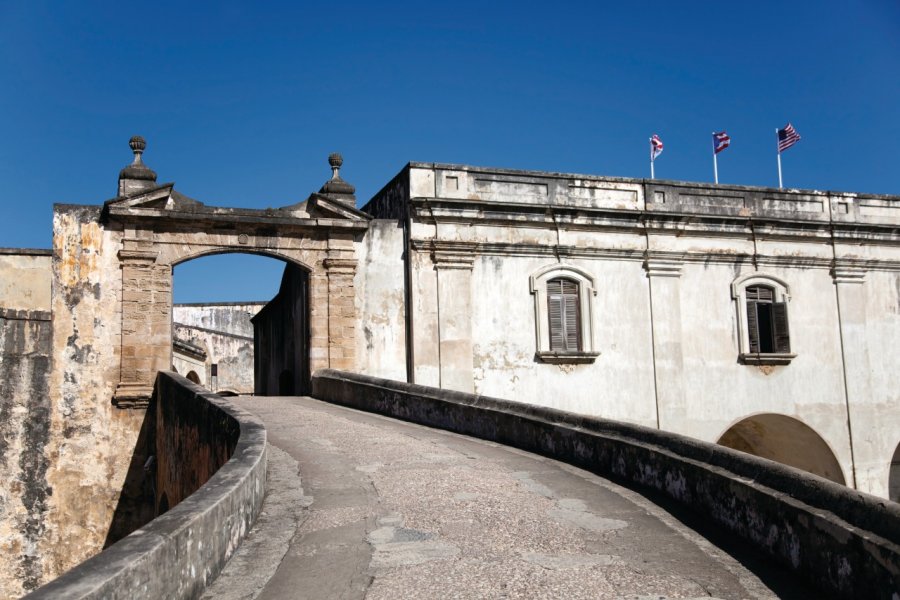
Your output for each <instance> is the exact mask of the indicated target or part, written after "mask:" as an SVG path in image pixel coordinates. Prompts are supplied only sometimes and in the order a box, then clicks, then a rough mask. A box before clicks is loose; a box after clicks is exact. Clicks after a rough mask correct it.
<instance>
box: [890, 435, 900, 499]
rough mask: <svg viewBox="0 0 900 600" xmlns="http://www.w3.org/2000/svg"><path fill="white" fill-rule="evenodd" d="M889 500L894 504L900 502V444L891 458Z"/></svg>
mask: <svg viewBox="0 0 900 600" xmlns="http://www.w3.org/2000/svg"><path fill="white" fill-rule="evenodd" d="M888 498H890V499H891V501H892V502H900V444H897V448H896V450H894V456H892V457H891V468H890V472H889V474H888Z"/></svg>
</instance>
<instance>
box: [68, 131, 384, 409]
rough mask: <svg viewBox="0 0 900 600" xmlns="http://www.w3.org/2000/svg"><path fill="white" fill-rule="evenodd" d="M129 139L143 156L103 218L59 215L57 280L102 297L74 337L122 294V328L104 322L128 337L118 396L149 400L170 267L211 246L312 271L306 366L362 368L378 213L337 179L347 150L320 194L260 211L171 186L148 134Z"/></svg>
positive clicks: (166, 315)
mask: <svg viewBox="0 0 900 600" xmlns="http://www.w3.org/2000/svg"><path fill="white" fill-rule="evenodd" d="M130 145H131V148H132V150H133V152H134V162H133V163H132V164H131V165H129V166H128V167H126V168H125V169H123V170H122V171H121V173H120V175H119V193H118V196H117V197H116V198H114V199H112V200H109V201H107V202H106V203H105V204H104V205H103V207H102V210H101V211H100V214H99V218H98V219H92V218H91V216H92V215H90V214H83V213H79V212H78V211H65V210H60V209H59V208H58V210H57V213H58V214H57V218H56V223H54V228H55V231H54V238H55V245H56V246H57V250H58V252H59V254H60V258H61V261H62V263H61V264H60V265H59V269H58V271H57V272H56V273H55V277H56V278H57V280H58V282H59V284H61V286H62V287H63V288H66V287H68V288H70V289H71V291H72V294H70V296H71V295H74V294H76V293H79V294H80V292H78V290H83V289H85V287H87V288H88V289H91V283H92V282H93V281H95V282H96V289H95V290H94V291H93V294H94V295H95V296H97V297H96V298H95V300H96V301H97V302H89V303H87V304H85V303H84V302H79V303H75V306H74V308H72V309H71V312H72V318H73V324H72V325H73V332H74V335H76V336H77V334H78V331H79V330H84V327H83V326H80V325H79V323H78V321H79V320H82V319H87V318H88V316H89V315H88V314H83V315H82V314H79V311H80V310H84V311H86V312H90V313H96V311H95V310H94V309H93V307H92V306H90V305H91V304H100V303H101V300H102V304H103V305H104V311H103V312H106V313H109V312H110V304H111V303H112V302H115V300H113V297H114V296H118V298H116V300H118V302H117V303H116V304H117V306H114V308H115V309H116V310H115V312H116V313H118V314H117V316H118V320H119V325H120V326H119V327H115V325H116V324H115V323H102V326H104V327H107V328H109V329H110V330H115V329H118V330H119V334H120V335H119V336H115V335H113V336H111V337H118V338H119V347H118V350H119V351H118V353H117V354H118V361H117V362H118V377H117V381H118V384H117V385H116V388H115V392H114V400H113V401H114V403H115V404H116V405H118V406H120V407H126V406H140V405H144V404H145V403H146V402H147V401H148V400H149V398H150V394H151V392H152V388H153V382H154V379H155V377H156V373H157V371H160V370H164V369H168V368H169V367H170V365H171V364H172V268H173V267H174V266H175V265H177V264H179V263H181V262H184V261H187V260H191V259H193V258H197V257H200V256H204V255H209V254H217V253H222V252H246V253H254V254H263V255H266V256H271V257H274V258H279V259H281V260H284V261H285V262H288V263H292V264H294V265H297V266H299V267H300V268H302V269H303V270H304V271H305V272H306V273H307V274H308V280H309V314H308V319H309V332H310V341H309V370H308V372H310V373H311V372H313V371H315V370H316V369H319V368H325V367H333V368H339V369H352V368H354V367H355V347H356V341H355V330H354V322H355V312H354V310H355V309H354V292H353V280H354V274H355V272H356V262H357V261H356V256H355V250H354V248H355V245H354V244H355V242H357V241H359V240H360V239H361V238H362V236H363V235H364V234H365V232H366V230H367V228H368V221H369V220H370V218H371V217H369V216H368V215H366V214H365V213H362V212H360V211H358V210H357V209H356V208H355V206H356V198H355V196H354V192H355V190H354V188H353V186H351V185H350V184H348V183H346V182H345V181H343V180H342V179H341V178H340V176H339V169H340V167H341V163H342V159H341V157H340V155H337V154H333V155H331V156H330V157H329V163H330V164H331V167H332V171H333V174H332V178H331V180H330V181H328V182H327V183H326V184H325V185H324V186H323V187H322V189H321V190H320V191H319V192H318V193H314V194H312V195H310V196H309V197H308V198H307V199H306V200H304V201H302V202H299V203H297V204H294V205H291V206H286V207H283V208H278V209H265V210H254V209H237V208H220V207H212V206H207V205H205V204H203V203H201V202H198V201H196V200H193V199H191V198H188V197H187V196H184V195H183V194H181V193H179V192H177V191H176V190H175V186H174V184H172V183H166V184H162V185H159V184H157V183H156V173H154V172H153V171H152V170H150V169H149V168H148V167H147V166H146V165H144V163H143V162H142V158H141V155H142V153H143V150H144V147H145V145H146V144H145V142H144V140H143V139H142V138H140V137H137V136H136V137H133V138H132V139H131V141H130ZM112 248H115V249H116V251H115V252H114V253H110V250H111V249H112ZM70 260H71V261H72V262H73V263H76V264H74V265H70V264H68V261H70ZM71 266H74V267H75V268H74V269H72V268H70V267H71ZM81 296H83V294H81ZM102 296H105V297H102ZM101 297H102V298H101ZM79 299H81V298H79ZM90 316H94V314H92V315H90ZM98 325H99V324H98V323H93V324H92V328H96V327H97V326H98ZM111 333H113V331H111ZM79 362H83V361H79ZM110 366H111V365H110Z"/></svg>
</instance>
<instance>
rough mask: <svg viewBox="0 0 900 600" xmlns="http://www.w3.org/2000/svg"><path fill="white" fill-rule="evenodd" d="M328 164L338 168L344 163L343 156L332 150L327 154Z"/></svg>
mask: <svg viewBox="0 0 900 600" xmlns="http://www.w3.org/2000/svg"><path fill="white" fill-rule="evenodd" d="M328 164H329V165H331V166H332V167H336V168H338V169H340V168H341V165H342V164H344V157H343V156H341V155H340V153H338V152H333V153H331V154H329V155H328Z"/></svg>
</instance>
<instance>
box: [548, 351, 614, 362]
mask: <svg viewBox="0 0 900 600" xmlns="http://www.w3.org/2000/svg"><path fill="white" fill-rule="evenodd" d="M535 356H536V357H537V359H538V360H539V361H541V362H545V363H550V364H552V365H564V364H586V363H592V362H594V361H595V360H597V357H598V356H600V353H599V352H550V351H549V350H543V351H539V352H537V353H536V354H535Z"/></svg>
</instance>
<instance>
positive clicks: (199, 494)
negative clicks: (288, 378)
mask: <svg viewBox="0 0 900 600" xmlns="http://www.w3.org/2000/svg"><path fill="white" fill-rule="evenodd" d="M153 395H154V398H153V401H152V403H151V406H150V408H151V410H155V414H156V418H157V435H156V440H155V441H156V448H157V451H158V458H157V465H158V467H157V468H158V471H157V485H158V489H157V491H156V497H157V503H158V506H159V502H160V500H161V499H162V498H163V495H165V497H166V499H167V502H168V503H170V506H171V507H172V508H171V509H170V510H168V512H165V514H162V515H160V516H159V517H157V518H155V519H153V520H152V521H151V522H150V523H148V524H147V525H146V526H144V527H142V528H140V529H138V530H137V531H135V532H133V533H132V534H130V535H128V536H126V537H125V538H123V539H122V540H120V541H119V542H117V543H116V544H113V545H112V546H110V547H109V548H107V549H106V550H104V551H103V552H101V553H100V554H98V555H96V556H94V557H92V558H91V559H89V560H87V561H85V562H83V563H81V564H80V565H78V566H77V567H75V568H74V569H72V570H71V571H69V572H67V573H65V574H64V575H62V576H61V577H59V578H58V579H55V580H54V581H52V582H50V583H48V584H47V585H45V586H43V587H41V588H39V589H38V590H35V592H33V593H32V594H30V595H28V596H26V598H30V599H43V598H53V599H60V598H64V599H74V598H79V599H94V598H96V599H100V598H103V599H119V598H121V599H123V600H124V599H134V598H194V597H197V596H199V595H200V593H201V592H202V590H203V589H204V588H205V587H206V585H207V584H208V583H209V582H211V581H212V580H213V579H214V578H215V577H216V576H217V575H218V574H219V572H220V571H221V570H222V567H223V566H224V565H225V562H226V561H227V560H228V558H229V557H230V556H231V555H232V553H233V552H234V551H235V549H237V546H238V545H239V544H240V543H241V540H242V539H243V538H244V536H245V535H246V534H247V533H248V532H249V530H250V527H251V525H252V524H253V522H254V521H255V520H256V517H257V515H258V514H259V510H260V508H261V506H262V501H263V496H264V495H265V487H266V430H265V427H264V426H263V424H262V422H261V421H260V420H259V419H257V418H256V417H255V416H253V415H251V414H250V413H248V412H246V411H244V410H242V409H241V408H239V407H237V406H235V405H234V404H232V403H231V402H229V401H228V400H226V399H224V398H221V397H219V396H217V395H215V394H213V393H211V392H209V391H207V390H205V389H203V388H201V387H200V386H198V385H195V384H193V383H191V382H190V381H188V380H187V379H185V378H184V377H182V376H180V375H177V374H175V373H170V372H164V373H160V374H159V375H158V376H157V379H156V386H155V389H154V394H153ZM226 461H227V462H226ZM222 463H224V464H222ZM220 465H221V467H220ZM207 479H208V480H207ZM198 487H199V489H197V488H198ZM195 489H196V491H193V490H195ZM191 492H193V493H191ZM182 497H184V499H183V500H181V501H180V502H178V499H181V498H182ZM176 503H177V504H176ZM162 508H166V507H165V506H163V507H162Z"/></svg>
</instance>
